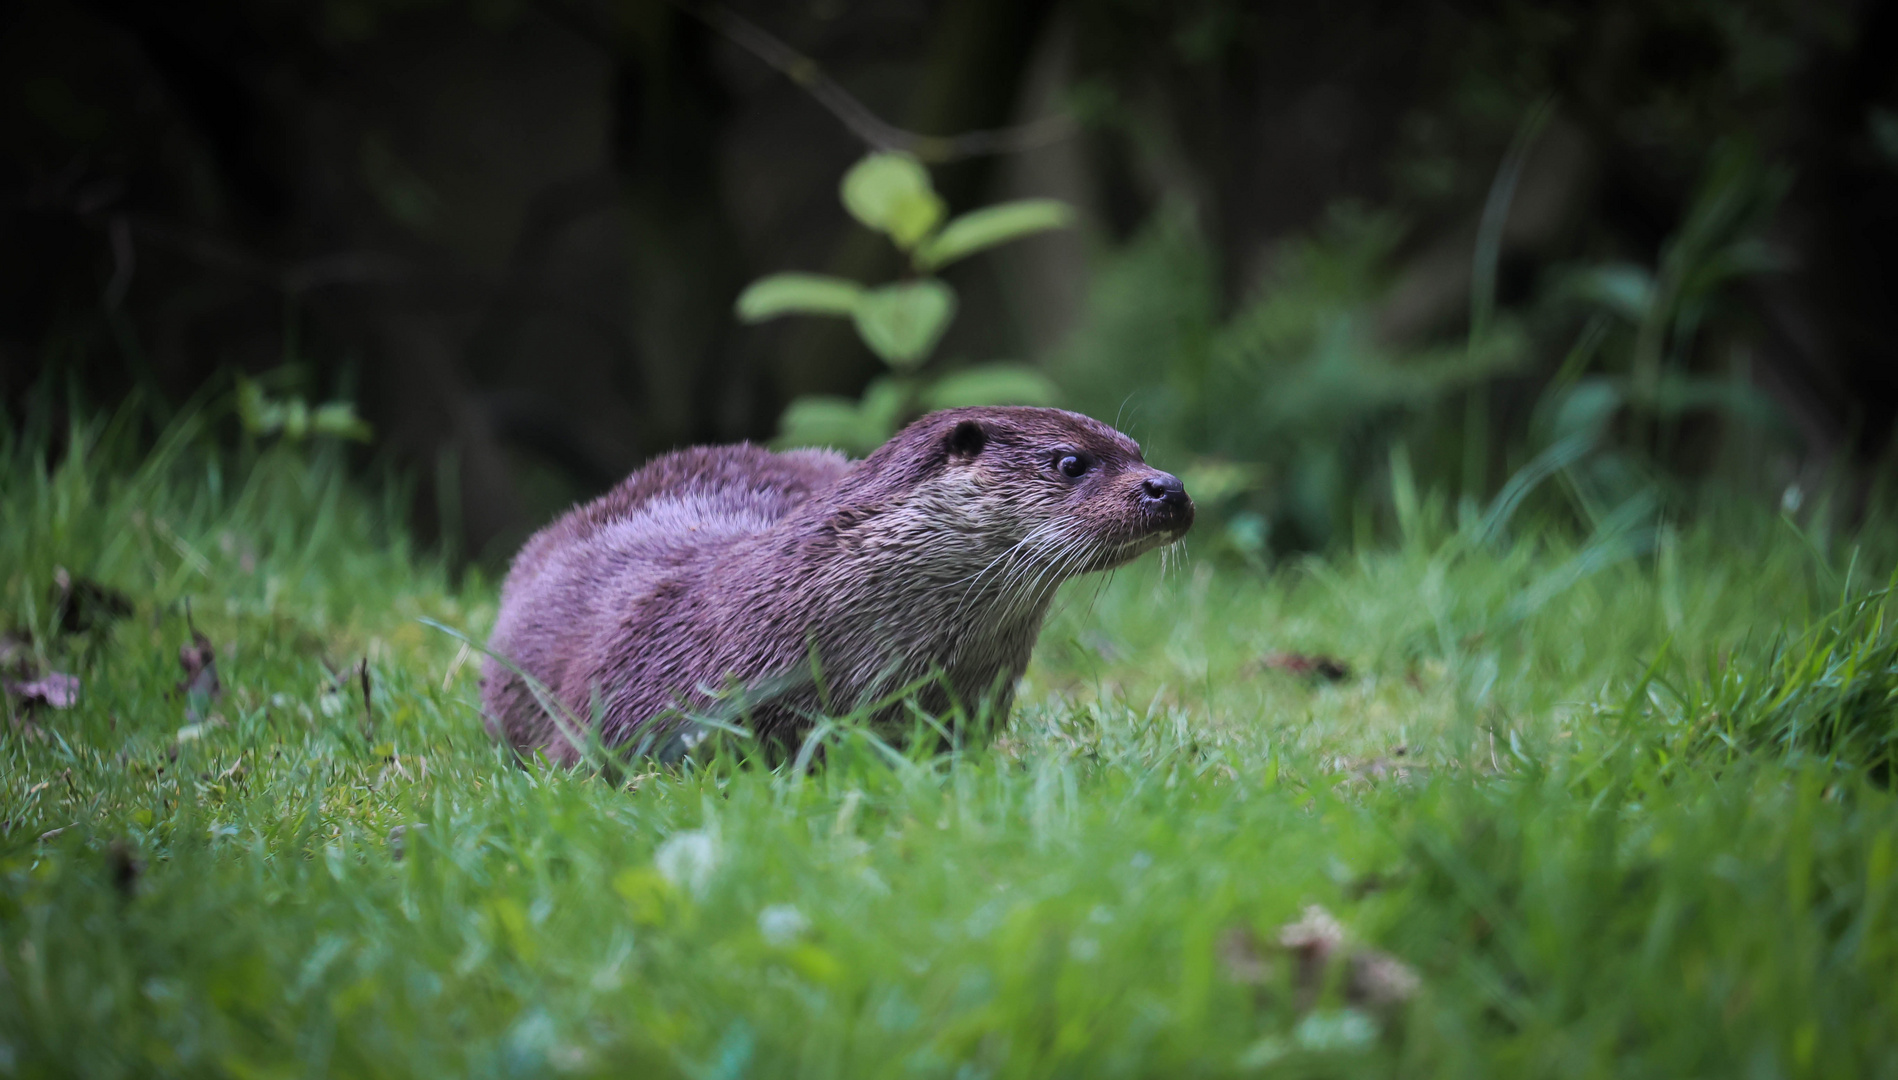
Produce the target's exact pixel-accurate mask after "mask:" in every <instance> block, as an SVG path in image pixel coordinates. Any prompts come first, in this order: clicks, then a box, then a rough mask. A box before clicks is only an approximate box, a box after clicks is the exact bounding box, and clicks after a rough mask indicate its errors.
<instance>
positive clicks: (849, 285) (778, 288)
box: [736, 274, 863, 323]
mask: <svg viewBox="0 0 1898 1080" xmlns="http://www.w3.org/2000/svg"><path fill="white" fill-rule="evenodd" d="M862 296H863V286H861V285H859V284H857V283H856V282H854V281H847V280H845V279H843V278H840V277H830V276H829V275H827V274H772V275H770V276H768V277H761V278H759V279H758V280H756V281H754V282H752V283H751V284H750V285H749V286H747V287H746V289H745V291H744V292H742V293H740V294H739V295H738V303H737V305H736V310H737V312H738V318H739V319H740V320H742V321H744V322H748V323H755V322H763V321H764V320H766V319H775V318H777V317H778V316H779V315H792V314H799V315H849V314H850V313H851V312H852V311H854V310H856V307H857V300H858V299H859V298H861V297H862Z"/></svg>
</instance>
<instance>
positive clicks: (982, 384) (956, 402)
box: [923, 364, 1056, 409]
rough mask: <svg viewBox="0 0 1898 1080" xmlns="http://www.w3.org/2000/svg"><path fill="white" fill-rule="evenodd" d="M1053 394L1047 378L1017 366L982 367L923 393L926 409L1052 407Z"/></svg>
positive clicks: (953, 375)
mask: <svg viewBox="0 0 1898 1080" xmlns="http://www.w3.org/2000/svg"><path fill="white" fill-rule="evenodd" d="M1055 397H1056V391H1055V388H1054V384H1053V383H1051V382H1049V381H1048V378H1047V376H1045V375H1043V374H1042V373H1041V372H1039V371H1036V370H1035V369H1034V368H1031V367H1026V366H1023V365H1021V364H982V365H980V366H978V367H972V368H965V369H964V370H962V371H957V372H952V373H950V374H948V375H945V376H943V377H942V378H940V379H937V380H936V381H935V383H933V384H932V385H931V386H930V387H929V389H927V390H925V391H923V404H924V405H925V406H926V407H927V408H930V409H956V408H961V407H963V406H966V405H1052V404H1054V401H1055Z"/></svg>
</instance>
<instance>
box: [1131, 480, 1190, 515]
mask: <svg viewBox="0 0 1898 1080" xmlns="http://www.w3.org/2000/svg"><path fill="white" fill-rule="evenodd" d="M1140 503H1141V505H1142V506H1143V507H1145V508H1146V509H1147V510H1148V511H1151V512H1153V513H1160V514H1177V513H1179V512H1181V511H1182V510H1188V509H1190V508H1191V507H1192V505H1193V500H1191V499H1189V498H1187V497H1186V485H1185V484H1182V483H1180V478H1179V477H1177V476H1174V475H1173V474H1172V473H1154V474H1153V475H1152V476H1149V477H1147V478H1146V479H1145V480H1142V481H1141V482H1140Z"/></svg>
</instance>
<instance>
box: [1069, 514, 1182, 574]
mask: <svg viewBox="0 0 1898 1080" xmlns="http://www.w3.org/2000/svg"><path fill="white" fill-rule="evenodd" d="M1186 532H1187V527H1186V526H1184V525H1179V526H1166V527H1162V528H1158V529H1155V530H1154V531H1152V532H1150V533H1146V534H1144V535H1141V536H1135V537H1130V538H1128V539H1126V540H1122V541H1120V542H1118V543H1114V544H1108V545H1106V546H1105V547H1104V548H1103V550H1102V551H1101V553H1100V555H1099V556H1097V557H1096V558H1095V560H1094V565H1093V566H1091V567H1089V569H1090V570H1112V569H1114V568H1115V567H1119V566H1125V565H1127V564H1128V563H1130V562H1132V561H1134V560H1135V559H1138V558H1139V557H1140V556H1142V555H1145V554H1146V553H1147V552H1149V551H1155V550H1157V549H1159V548H1163V547H1170V546H1171V545H1173V544H1177V543H1179V542H1180V541H1181V540H1183V539H1185V537H1186Z"/></svg>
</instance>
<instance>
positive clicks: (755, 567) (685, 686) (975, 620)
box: [482, 408, 1193, 763]
mask: <svg viewBox="0 0 1898 1080" xmlns="http://www.w3.org/2000/svg"><path fill="white" fill-rule="evenodd" d="M1192 521H1193V504H1192V500H1191V499H1189V498H1188V497H1187V495H1186V492H1185V489H1184V487H1183V486H1182V485H1181V484H1180V482H1179V481H1178V480H1177V479H1175V478H1174V477H1172V476H1171V475H1168V474H1167V473H1163V472H1161V471H1159V470H1157V469H1154V468H1152V467H1150V466H1148V465H1147V464H1146V462H1145V461H1144V460H1143V459H1142V457H1141V454H1140V447H1139V446H1138V445H1137V444H1135V443H1134V441H1133V440H1132V439H1129V438H1128V437H1127V436H1125V435H1123V434H1121V433H1120V432H1118V431H1115V430H1114V429H1113V428H1111V427H1108V426H1107V425H1106V424H1102V423H1100V422H1099V421H1096V420H1092V419H1089V418H1088V417H1085V416H1081V415H1079V414H1076V413H1071V412H1063V411H1061V410H1057V409H1032V408H984V409H952V410H948V411H945V412H938V413H933V414H931V415H928V416H925V417H923V418H922V419H920V420H917V421H916V422H915V423H913V424H911V425H909V426H908V427H906V428H904V429H903V430H902V431H901V432H898V433H897V435H896V437H895V438H893V439H891V440H890V441H889V442H888V443H886V444H885V445H884V446H883V447H882V448H881V449H879V450H877V451H876V452H875V453H873V454H871V455H870V456H869V457H866V458H864V459H863V460H861V461H857V462H851V461H848V460H846V459H845V458H844V457H843V456H842V455H840V454H837V453H835V452H832V451H820V450H797V451H791V452H788V453H772V452H770V451H767V450H764V449H761V448H759V447H756V446H751V445H748V444H741V445H737V446H717V447H698V448H694V449H690V450H681V451H677V452H675V453H671V454H667V455H665V456H664V457H661V458H658V459H656V460H654V461H652V462H651V463H649V464H648V465H646V466H645V467H644V468H642V469H640V470H639V471H638V472H636V473H634V474H633V475H632V476H629V477H628V478H626V480H624V481H623V482H621V483H620V485H619V486H618V487H616V488H614V489H613V490H612V491H610V492H608V493H607V494H606V495H603V496H601V497H600V498H599V499H596V500H594V501H593V502H590V503H587V504H585V505H582V506H579V507H577V508H575V509H574V510H572V511H570V512H569V513H568V514H567V515H566V516H565V517H562V518H561V519H559V520H558V521H556V522H554V523H553V524H552V525H550V526H548V527H547V528H545V529H543V530H542V531H541V532H539V533H538V534H536V535H535V536H534V537H533V538H532V539H530V540H529V541H528V542H527V544H526V546H524V547H523V548H522V549H521V552H520V554H519V555H518V556H517V557H516V558H515V560H514V565H513V568H512V569H511V570H510V572H509V574H508V577H507V581H506V583H505V585H504V586H503V587H502V591H501V610H500V614H499V617H498V618H497V620H496V622H495V627H494V634H493V637H492V639H491V641H490V650H491V652H492V653H493V654H495V655H498V656H500V657H504V658H506V659H507V660H508V661H509V662H510V663H511V664H512V665H513V666H515V667H518V668H519V669H520V670H521V671H524V672H525V673H527V674H528V675H531V676H532V677H533V678H534V679H536V680H538V681H539V682H540V683H542V684H544V686H545V688H546V691H547V693H548V694H549V695H551V697H552V698H553V699H554V700H555V701H556V702H557V703H558V705H559V707H560V710H561V711H563V712H564V714H565V716H564V718H563V717H562V716H557V715H550V713H549V710H548V709H547V708H545V707H544V706H543V704H542V703H541V702H540V701H538V700H537V699H536V695H535V693H534V692H533V691H532V690H531V689H530V688H529V687H528V686H527V685H526V684H524V683H523V681H522V680H521V679H520V678H519V677H518V676H516V675H515V674H514V672H513V671H511V670H509V667H508V666H507V665H504V664H501V663H498V662H496V661H495V660H494V659H490V660H488V662H487V663H486V665H485V668H484V672H483V677H482V697H483V704H484V706H485V709H486V713H487V720H488V726H489V730H490V731H492V732H493V733H494V734H495V735H496V736H497V737H500V738H504V739H506V740H507V741H508V742H509V743H511V744H513V745H514V746H515V747H516V748H517V749H520V750H521V751H523V752H532V751H533V750H535V749H539V750H541V751H544V752H545V753H546V754H547V755H548V757H549V758H551V759H553V760H555V761H559V762H566V763H571V762H573V761H575V760H577V759H578V758H579V757H580V756H581V754H582V752H583V745H584V736H585V733H584V732H581V731H574V730H571V729H572V728H573V727H574V726H575V720H576V719H578V720H579V721H581V722H582V723H587V724H591V723H593V722H594V721H595V720H597V722H598V723H599V729H598V736H599V738H600V740H601V741H602V742H603V743H604V744H605V745H607V746H620V745H623V744H627V743H629V742H633V741H634V740H638V741H639V742H640V743H642V744H644V745H647V746H658V745H661V744H662V742H663V740H664V738H665V737H666V736H667V735H668V734H669V733H677V732H683V731H689V730H691V727H692V725H691V724H690V723H689V721H688V720H687V719H686V717H687V716H688V715H689V714H692V713H694V712H704V711H706V710H709V709H712V708H713V707H714V706H715V705H716V704H717V703H718V702H720V701H721V700H724V701H726V702H729V701H731V700H733V699H734V694H733V692H734V691H736V695H735V696H736V699H737V700H740V701H742V703H743V716H742V718H740V717H733V719H734V720H737V721H738V722H740V723H744V724H747V725H748V726H749V727H750V728H751V729H752V730H754V731H756V732H758V733H759V734H761V735H775V736H780V737H781V736H784V735H790V734H795V733H796V732H797V731H798V730H800V729H801V728H802V727H804V726H805V725H807V724H808V722H809V718H810V717H812V716H813V715H816V714H819V713H828V714H831V715H840V714H842V713H844V712H847V711H849V710H851V709H854V708H857V707H859V706H863V705H867V704H871V703H873V702H877V701H881V700H883V699H884V698H886V697H888V696H889V695H890V694H891V693H893V692H895V691H900V690H902V689H903V688H905V687H910V686H918V689H917V690H916V693H915V696H916V698H917V700H918V701H919V703H920V704H921V705H922V706H923V707H924V708H926V709H929V710H931V711H932V712H937V713H940V712H942V711H943V710H945V709H946V708H947V707H948V706H949V705H950V704H952V699H953V702H955V703H960V704H962V705H964V706H967V707H969V708H970V709H972V710H973V709H975V708H977V707H979V705H980V704H981V703H983V702H987V703H988V704H989V705H990V706H991V707H992V713H991V715H992V716H994V717H998V718H1002V717H1006V715H1007V711H1008V708H1009V705H1010V702H1011V699H1012V696H1013V688H1014V684H1015V681H1016V680H1017V679H1018V678H1019V677H1020V676H1021V673H1022V670H1023V669H1024V668H1025V667H1026V666H1027V664H1028V657H1029V652H1030V650H1031V649H1032V648H1033V647H1034V642H1035V637H1036V635H1037V633H1038V632H1039V630H1040V628H1041V621H1042V618H1043V616H1044V615H1045V614H1046V612H1047V609H1048V604H1049V601H1050V599H1051V598H1052V597H1053V594H1054V590H1055V587H1056V586H1057V585H1059V584H1060V583H1061V582H1062V581H1063V580H1065V579H1067V578H1069V577H1072V576H1074V575H1077V574H1081V573H1086V572H1089V571H1097V570H1105V569H1109V568H1111V567H1114V566H1118V565H1121V564H1122V563H1125V562H1127V561H1128V560H1130V559H1132V558H1134V557H1135V556H1137V555H1139V554H1141V553H1142V552H1145V551H1148V550H1151V549H1153V548H1155V547H1158V546H1161V545H1162V544H1166V543H1171V542H1172V541H1174V540H1177V539H1179V538H1180V537H1181V536H1183V535H1184V534H1185V533H1186V530H1187V529H1188V528H1189V527H1190V526H1191V524H1192ZM675 741H676V740H675Z"/></svg>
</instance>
